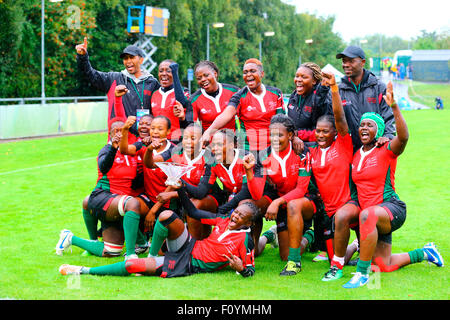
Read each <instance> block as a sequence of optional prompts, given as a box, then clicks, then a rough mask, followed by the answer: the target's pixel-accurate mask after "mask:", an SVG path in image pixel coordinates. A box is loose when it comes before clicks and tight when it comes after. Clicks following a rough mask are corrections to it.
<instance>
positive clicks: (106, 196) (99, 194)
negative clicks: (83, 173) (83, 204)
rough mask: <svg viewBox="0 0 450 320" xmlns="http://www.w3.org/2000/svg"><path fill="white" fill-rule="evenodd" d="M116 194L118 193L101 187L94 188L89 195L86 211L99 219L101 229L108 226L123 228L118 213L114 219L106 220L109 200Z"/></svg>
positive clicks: (116, 195)
mask: <svg viewBox="0 0 450 320" xmlns="http://www.w3.org/2000/svg"><path fill="white" fill-rule="evenodd" d="M118 196H120V195H118V194H115V193H111V192H109V191H106V190H103V189H95V190H94V191H92V192H91V194H90V196H89V199H88V211H89V213H90V214H92V215H93V216H94V217H96V218H97V219H98V220H100V221H101V224H102V229H103V230H105V229H108V228H109V227H115V228H117V229H119V230H122V229H123V224H122V219H121V217H120V216H119V215H118V216H117V217H115V218H114V220H111V219H109V220H106V211H107V210H108V208H109V205H110V204H111V202H112V201H113V200H114V199H115V198H116V197H118Z"/></svg>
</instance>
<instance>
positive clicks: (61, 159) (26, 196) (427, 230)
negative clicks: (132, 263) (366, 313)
mask: <svg viewBox="0 0 450 320" xmlns="http://www.w3.org/2000/svg"><path fill="white" fill-rule="evenodd" d="M404 115H405V118H406V120H407V123H408V126H409V130H410V141H409V144H408V146H407V148H406V151H405V153H404V154H403V155H402V156H401V157H400V158H399V161H398V165H397V174H396V190H397V193H398V194H399V196H400V198H401V199H402V200H403V201H405V202H406V204H407V206H408V217H407V220H406V222H405V224H404V225H403V227H402V228H401V229H399V230H398V231H396V232H395V233H394V234H393V252H394V253H400V252H406V251H410V250H413V249H416V248H420V247H422V246H423V245H424V244H425V243H427V242H429V241H434V242H435V243H436V244H437V245H438V247H439V249H440V251H441V253H442V255H443V257H444V259H445V260H446V262H447V264H448V263H450V241H449V240H450V235H449V234H450V233H449V222H450V210H449V203H450V202H449V200H450V188H449V180H450V173H449V172H450V171H449V167H450V160H449V159H450V150H449V146H450V129H449V125H448V124H449V122H450V111H449V110H448V109H447V110H444V111H440V112H438V111H435V110H420V111H405V112H404ZM105 142H106V134H103V133H97V134H86V135H75V136H65V137H57V138H48V139H36V140H26V141H18V142H10V143H3V144H0V163H1V167H0V217H1V224H0V257H1V262H0V298H2V299H6V298H8V299H25V300H35V299H43V300H65V299H75V300H79V299H88V300H91V299H101V300H111V299H117V300H122V299H131V300H146V299H163V300H166V299H172V300H178V299H188V300H191V299H193V300H197V299H199V300H200V299H201V300H204V299H212V300H219V299H221V300H230V299H231V300H233V299H244V300H247V299H249V300H261V299H264V300H265V299H268V300H303V299H309V300H334V299H346V300H347V299H363V300H366V299H395V300H397V299H402V300H403V299H405V300H415V299H426V300H428V299H432V300H436V299H439V300H448V299H449V298H450V291H449V278H448V267H444V268H438V267H436V266H434V265H428V264H427V263H426V262H422V263H420V264H415V265H410V266H407V267H404V268H402V269H400V270H398V271H395V272H393V273H383V274H377V276H378V277H379V278H378V280H379V282H374V283H373V284H372V285H371V286H365V287H362V288H359V289H354V290H347V289H343V288H342V284H344V283H346V282H347V281H348V280H349V279H350V278H351V276H352V275H351V273H352V272H355V269H356V267H345V268H344V273H345V275H344V277H343V278H342V279H340V280H338V281H336V282H331V283H324V282H322V281H321V280H320V279H321V277H322V275H323V274H324V273H325V272H326V271H327V270H328V267H329V266H328V263H327V262H318V263H313V262H312V261H311V260H312V258H313V257H314V256H315V254H313V253H306V254H305V255H304V256H303V257H302V263H303V270H302V272H301V273H300V274H299V275H297V276H295V277H290V278H287V277H280V276H279V275H278V274H279V272H280V271H281V270H282V268H283V267H284V264H285V263H284V262H282V261H280V259H279V256H278V250H277V249H272V248H271V247H270V246H268V247H267V248H266V250H265V252H264V253H263V254H262V255H261V256H260V257H258V258H257V259H256V274H255V276H254V277H251V278H245V279H244V278H242V277H240V276H238V275H236V274H235V273H234V272H232V271H230V270H229V269H227V270H222V271H220V272H217V273H214V274H201V275H193V276H190V277H185V278H177V279H162V278H157V277H136V276H130V277H96V276H81V277H79V278H77V277H64V276H61V275H60V274H59V273H58V268H59V266H60V265H61V264H63V263H69V264H75V265H86V266H100V265H105V264H109V263H112V262H118V261H122V258H113V259H106V258H98V257H84V256H81V253H82V250H81V249H79V248H76V247H73V251H72V252H70V251H69V252H67V253H64V255H63V256H62V257H60V256H56V255H55V253H54V247H55V244H56V242H57V240H58V237H59V232H60V230H61V229H64V228H68V229H70V230H72V231H73V232H74V234H76V235H78V236H81V237H87V232H86V230H85V226H84V223H83V220H82V215H81V202H82V199H83V198H84V197H85V196H86V195H88V194H89V193H90V192H91V190H92V188H93V187H94V185H95V181H96V178H97V169H96V160H95V157H96V155H97V152H98V150H99V149H100V148H101V147H102V146H103V145H104V143H105ZM270 225H271V224H269V223H267V224H266V225H265V228H268V227H269V226H270Z"/></svg>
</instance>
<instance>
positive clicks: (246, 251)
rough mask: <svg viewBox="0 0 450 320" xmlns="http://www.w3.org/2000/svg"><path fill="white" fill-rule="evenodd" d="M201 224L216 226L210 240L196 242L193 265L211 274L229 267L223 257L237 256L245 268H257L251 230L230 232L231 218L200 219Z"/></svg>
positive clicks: (215, 216) (213, 217)
mask: <svg viewBox="0 0 450 320" xmlns="http://www.w3.org/2000/svg"><path fill="white" fill-rule="evenodd" d="M200 221H201V223H203V224H207V225H211V226H215V227H214V229H213V231H212V232H211V234H210V235H209V237H208V238H206V239H203V240H200V241H196V242H195V245H194V249H193V250H192V265H193V266H195V267H197V268H199V269H201V270H203V271H205V272H211V271H214V270H218V269H222V268H225V267H226V266H228V264H229V263H228V259H227V258H225V257H224V256H223V255H226V256H228V257H229V256H230V255H231V254H232V255H235V256H237V257H239V258H240V259H241V260H242V263H243V265H244V268H251V269H253V270H254V268H255V258H254V249H253V245H250V243H253V240H252V237H251V233H250V231H251V229H250V228H243V229H238V230H229V229H228V228H227V227H228V224H229V223H230V217H228V216H221V217H217V215H216V214H213V215H211V217H210V218H202V219H200Z"/></svg>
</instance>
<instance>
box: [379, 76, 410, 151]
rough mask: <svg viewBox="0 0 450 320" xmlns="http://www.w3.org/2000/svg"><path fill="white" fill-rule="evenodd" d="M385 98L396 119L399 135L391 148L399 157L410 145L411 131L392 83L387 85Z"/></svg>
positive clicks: (393, 140) (394, 139)
mask: <svg viewBox="0 0 450 320" xmlns="http://www.w3.org/2000/svg"><path fill="white" fill-rule="evenodd" d="M383 98H384V100H385V101H386V103H387V104H388V105H389V106H390V108H391V109H392V113H393V114H394V119H395V127H396V129H397V135H396V136H395V137H394V138H393V139H392V141H391V145H390V148H391V150H392V152H393V153H394V154H396V155H397V156H399V155H401V154H402V153H403V151H404V150H405V147H406V144H407V143H408V139H409V131H408V126H407V125H406V121H405V119H404V118H403V115H402V113H401V111H400V107H399V106H398V104H397V102H396V101H395V99H394V90H393V87H392V82H390V81H389V83H388V85H387V88H386V94H385V95H384V96H383Z"/></svg>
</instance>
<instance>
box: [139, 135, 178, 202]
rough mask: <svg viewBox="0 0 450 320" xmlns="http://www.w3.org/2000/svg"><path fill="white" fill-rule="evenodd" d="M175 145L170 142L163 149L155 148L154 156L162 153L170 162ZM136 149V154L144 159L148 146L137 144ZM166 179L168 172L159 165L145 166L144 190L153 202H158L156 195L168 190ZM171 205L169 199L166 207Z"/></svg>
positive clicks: (165, 159)
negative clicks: (157, 149)
mask: <svg viewBox="0 0 450 320" xmlns="http://www.w3.org/2000/svg"><path fill="white" fill-rule="evenodd" d="M173 147H174V144H173V143H171V142H168V143H167V145H166V148H165V149H164V150H163V151H161V152H157V151H156V150H153V156H156V155H162V156H163V158H164V161H168V162H170V161H171V160H170V151H171V150H172V148H173ZM136 149H137V154H136V155H137V156H140V157H141V158H142V159H144V154H145V152H146V150H147V147H146V146H144V145H143V144H141V146H140V147H139V146H138V145H137V144H136ZM166 180H167V176H166V174H165V173H164V172H163V171H162V170H161V169H160V168H159V167H156V168H152V169H150V168H147V167H146V166H144V191H145V194H146V195H147V196H148V197H149V198H150V200H151V201H152V202H153V203H156V202H157V200H156V197H157V196H158V194H160V193H161V192H164V191H165V190H166V188H167V186H166V185H165V182H166ZM169 205H170V202H169V201H168V202H166V203H164V204H163V206H164V207H165V208H168V207H169Z"/></svg>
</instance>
